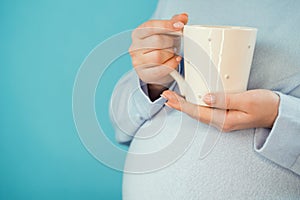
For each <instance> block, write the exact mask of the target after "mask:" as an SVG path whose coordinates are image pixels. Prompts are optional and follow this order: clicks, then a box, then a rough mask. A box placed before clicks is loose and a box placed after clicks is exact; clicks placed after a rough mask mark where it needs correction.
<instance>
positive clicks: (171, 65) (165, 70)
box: [135, 56, 181, 84]
mask: <svg viewBox="0 0 300 200" xmlns="http://www.w3.org/2000/svg"><path fill="white" fill-rule="evenodd" d="M180 60H181V57H180V56H173V57H172V58H170V59H169V60H167V61H166V62H165V63H163V64H161V65H156V66H152V67H143V66H140V67H136V68H135V70H136V71H137V73H138V74H140V78H141V79H142V81H144V82H146V83H151V84H163V83H164V82H162V80H161V77H166V76H169V74H170V73H171V72H172V71H173V70H174V69H176V68H177V66H178V64H179V63H180ZM148 79H149V80H148ZM150 79H151V80H150ZM171 80H172V78H171V77H170V78H169V80H168V81H171Z"/></svg>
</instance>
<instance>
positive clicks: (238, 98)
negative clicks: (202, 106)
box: [203, 93, 248, 111]
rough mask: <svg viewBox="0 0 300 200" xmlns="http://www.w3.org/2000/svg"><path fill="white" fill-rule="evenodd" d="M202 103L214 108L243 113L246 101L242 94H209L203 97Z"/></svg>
mask: <svg viewBox="0 0 300 200" xmlns="http://www.w3.org/2000/svg"><path fill="white" fill-rule="evenodd" d="M203 101H204V102H205V103H206V104H207V105H209V106H210V107H214V108H219V109H233V110H241V111H244V110H245V109H244V106H245V105H246V104H247V101H248V99H247V97H246V95H245V94H244V93H236V94H234V93H232V94H230V93H209V94H206V95H205V96H204V98H203Z"/></svg>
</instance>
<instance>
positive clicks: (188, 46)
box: [170, 25, 257, 105]
mask: <svg viewBox="0 0 300 200" xmlns="http://www.w3.org/2000/svg"><path fill="white" fill-rule="evenodd" d="M256 33H257V29H256V28H250V27H237V26H204V25H186V26H185V27H184V30H183V38H184V59H185V61H184V78H183V77H182V76H181V75H180V74H179V73H178V72H177V71H173V72H171V74H170V75H171V76H172V77H173V78H174V79H175V80H176V81H177V83H178V86H179V89H180V92H181V93H182V95H183V96H185V97H186V100H187V101H189V102H191V103H194V104H199V105H206V104H205V103H204V102H203V101H202V97H203V95H205V94H206V93H209V92H225V93H234V92H243V91H246V90H247V84H248V79H249V74H250V68H251V63H252V58H253V52H254V47H255V41H256Z"/></svg>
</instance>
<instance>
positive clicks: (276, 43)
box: [112, 0, 300, 199]
mask: <svg viewBox="0 0 300 200" xmlns="http://www.w3.org/2000/svg"><path fill="white" fill-rule="evenodd" d="M299 9H300V2H299V1H292V0H289V1H282V2H274V1H270V0H269V1H267V0H265V1H258V0H255V1H249V2H246V1H242V0H235V1H229V2H227V1H226V2H223V1H219V0H212V1H198V0H190V1H179V0H178V1H171V0H162V1H160V2H159V5H158V8H157V10H156V12H155V14H154V16H153V18H157V19H168V18H170V17H172V15H174V14H177V13H181V12H187V13H189V19H190V21H189V23H190V24H213V25H238V26H252V27H257V28H258V37H257V43H256V49H255V54H254V60H253V63H252V68H251V74H250V78H249V83H248V89H257V88H264V89H269V90H273V91H274V92H277V94H278V95H279V96H280V105H279V114H278V116H277V119H276V121H275V123H274V126H273V128H272V129H264V128H259V129H247V130H241V131H235V132H234V133H228V134H229V135H228V134H225V135H222V136H221V139H220V141H219V142H218V143H217V145H216V147H215V149H214V150H213V151H212V153H211V155H209V156H208V157H207V158H206V159H205V160H203V162H199V160H197V159H196V160H193V159H192V158H193V156H194V152H190V153H187V155H185V156H184V158H182V159H180V160H179V161H178V162H177V163H175V164H174V166H171V167H169V168H167V169H164V170H162V172H157V173H153V174H152V175H144V176H130V175H126V176H125V179H124V182H126V184H125V185H126V186H125V189H124V188H123V192H124V193H125V194H126V195H127V196H126V195H125V196H126V197H127V198H125V199H135V198H136V199H138V198H141V197H142V198H145V199H147V196H143V195H142V194H141V193H142V192H141V191H144V192H145V193H147V192H146V191H148V192H149V191H150V190H151V191H152V192H149V193H151V194H153V195H154V194H155V195H158V197H162V196H164V195H165V194H163V193H159V191H157V190H158V188H159V186H157V185H156V186H153V185H151V186H147V184H149V183H150V182H151V181H157V180H159V179H161V178H162V177H164V181H163V183H164V184H165V185H168V184H169V185H168V187H167V188H168V191H169V193H168V194H169V195H170V196H172V198H173V199H180V198H179V197H178V196H180V195H178V193H180V192H179V186H178V187H177V186H174V185H172V183H169V182H168V181H169V180H168V178H169V179H172V180H173V179H176V180H177V179H178V177H182V174H180V173H179V174H175V175H174V173H171V172H170V171H173V172H174V170H175V169H176V170H178V171H180V170H181V169H183V168H184V167H186V168H189V167H190V166H191V165H193V166H194V168H192V169H191V171H190V172H188V173H187V174H185V176H184V177H182V180H181V181H183V180H185V182H184V184H187V185H188V186H189V189H187V190H189V192H191V191H190V188H193V187H194V186H193V185H192V184H191V183H190V181H189V179H186V177H188V176H190V175H191V174H194V177H198V176H199V177H198V178H199V179H197V181H196V182H193V184H194V185H197V189H196V191H194V190H193V191H192V192H191V193H192V194H188V192H187V191H185V192H182V194H184V195H187V196H189V195H190V196H189V198H199V195H200V196H201V195H203V196H201V197H204V198H212V196H213V197H216V198H214V199H220V196H218V195H221V196H222V197H223V198H221V199H226V198H225V197H228V198H231V199H232V198H233V197H235V199H238V197H239V198H242V197H244V196H243V195H245V194H247V195H248V198H249V199H266V198H267V199H283V198H284V199H298V198H300V177H299V175H300V158H299V155H300V109H299V105H300V59H299V55H300V39H299V36H298V34H299V32H300V26H299V21H300V14H299ZM279 13H281V14H279ZM125 79H126V80H127V81H126V83H124V80H125ZM133 80H135V81H133ZM137 83H139V82H138V77H137V76H136V75H135V73H134V72H132V73H131V74H129V75H128V76H126V77H125V78H124V79H123V80H121V83H120V84H119V85H118V86H117V89H116V92H115V96H114V98H113V99H112V110H115V112H119V113H122V114H121V115H120V116H119V117H117V118H116V119H115V120H116V121H120V122H125V121H128V119H129V118H132V116H134V115H136V114H138V115H145V116H148V117H147V118H145V119H146V120H147V119H148V120H156V118H159V117H160V116H156V115H157V113H160V112H166V111H165V108H164V105H163V100H162V99H158V100H156V102H151V101H150V100H149V98H148V97H147V96H146V95H145V93H144V92H143V91H142V90H141V89H139V90H136V93H134V94H133V96H132V97H131V96H130V94H129V93H128V91H131V90H132V89H134V88H141V86H140V85H138V84H137ZM174 90H175V91H176V90H178V88H177V87H175V88H174ZM130 98H133V99H135V103H136V104H135V105H130V104H127V105H126V104H124V103H122V102H121V101H119V100H120V99H130ZM128 102H132V101H130V100H129V101H128ZM120 104H121V105H120ZM117 105H118V107H122V109H124V108H125V109H127V111H128V112H126V113H125V115H124V113H123V112H122V110H119V109H118V108H117ZM151 110H154V112H153V111H152V112H151V113H150V114H149V112H150V111H151ZM166 113H167V119H173V118H174V119H176V117H175V116H177V115H178V112H177V111H168V112H166ZM183 117H186V116H183ZM144 123H145V122H143V123H140V124H139V123H138V121H136V126H135V129H134V132H133V131H131V132H130V131H129V132H130V134H132V135H134V134H140V132H139V131H141V132H143V131H145V130H142V127H143V124H144ZM172 123H176V121H172V122H170V123H169V124H166V125H165V127H167V126H172ZM194 123H199V122H194ZM138 124H139V125H138ZM183 126H184V125H183ZM199 126H200V129H201V128H203V130H204V129H205V127H206V125H204V124H202V123H200V125H199ZM122 128H124V129H126V128H127V125H125V126H124V127H122ZM117 129H118V128H117V127H116V130H117ZM189 129H190V127H188V126H186V127H185V130H186V131H188V130H189ZM168 130H169V129H168V128H165V129H164V132H161V133H162V134H168V133H166V132H168ZM170 130H171V129H170ZM215 131H217V130H216V129H210V133H209V134H212V133H213V132H215ZM116 134H117V135H118V134H120V133H119V132H118V131H116ZM199 134H200V135H201V134H202V133H201V132H199ZM199 137H200V136H199ZM229 138H230V139H229ZM131 139H132V138H124V140H119V142H126V141H127V140H131ZM153 140H155V139H153ZM250 140H252V141H250ZM236 141H239V142H236ZM160 143H163V142H162V141H160V142H157V143H152V144H151V142H147V143H146V142H144V141H139V140H138V139H133V143H132V146H131V149H132V150H133V149H134V150H137V149H139V148H150V149H151V148H153V147H152V146H153V145H154V144H160ZM148 144H150V145H149V146H147V145H148ZM250 144H251V145H250ZM194 145H197V142H195V144H194ZM248 145H250V146H252V148H253V147H254V148H253V149H250V146H249V148H248ZM192 146H193V145H192ZM191 149H193V147H191ZM241 149H244V152H243V151H241ZM189 151H192V150H189ZM239 151H240V152H239ZM216 152H218V153H216ZM255 152H256V153H255ZM189 155H190V156H191V157H190V160H188V161H186V160H185V159H187V158H186V157H188V156H189ZM224 157H225V158H226V159H225V158H224ZM264 158H266V159H264ZM222 159H225V160H224V163H222V164H219V163H218V160H222ZM181 160H185V162H183V161H181ZM227 161H228V163H227ZM270 161H272V162H270ZM137 162H138V161H137ZM186 162H188V163H189V164H186ZM211 162H212V163H214V162H215V164H213V165H210V164H209V163H211ZM247 162H249V163H250V164H249V163H248V164H247ZM197 163H198V164H197ZM226 163H227V164H226ZM232 163H239V166H232ZM274 163H275V164H274ZM198 165H199V166H198ZM203 166H205V167H203ZM226 166H227V167H226ZM279 166H281V167H283V168H284V169H283V168H281V167H279ZM202 167H203V168H202ZM239 167H241V171H240V172H239V173H238V172H237V171H238V168H239ZM250 168H251V169H253V171H252V174H251V173H249V174H247V173H244V172H243V171H242V170H245V171H247V170H248V169H250ZM200 169H201V170H202V171H199V170H200ZM223 169H231V170H227V171H226V172H223V173H219V171H223ZM286 169H287V170H286ZM203 170H204V171H205V170H206V173H203ZM210 171H215V174H218V177H214V176H208V174H209V172H210ZM250 171H251V170H250ZM194 172H197V173H194ZM291 172H294V173H291ZM171 174H173V176H175V177H173V176H172V175H171ZM200 174H201V175H200ZM167 177H168V178H167ZM226 177H227V178H226ZM235 177H236V178H237V182H238V183H239V184H238V185H234V184H233V185H231V187H229V188H227V187H225V184H227V182H226V181H228V179H235ZM203 180H206V181H208V182H206V183H203ZM222 180H223V181H222ZM276 180H277V181H276ZM252 181H253V182H252ZM137 182H138V183H139V184H136V183H137ZM170 182H172V181H170ZM173 182H174V181H173ZM210 182H211V184H212V185H211V186H209V185H210ZM271 182H273V183H272V184H271ZM143 183H145V185H143ZM175 185H176V184H175ZM152 186H153V187H154V188H156V190H154V189H153V190H152V189H151V188H149V187H152ZM218 186H219V188H218V189H219V190H217V191H215V193H209V194H208V191H212V190H213V189H212V188H217V187H218ZM123 187H124V186H123ZM133 187H138V188H139V191H140V192H139V193H137V192H135V191H133V189H132V188H133ZM145 188H147V189H145ZM173 189H174V190H173ZM171 191H173V193H172V192H171ZM246 191H252V193H251V192H250V193H247V192H246ZM276 191H279V192H276ZM284 191H287V193H286V194H285V193H284ZM175 193H176V194H175ZM228 193H232V195H233V196H230V194H228ZM180 194H181V193H180ZM155 195H154V196H155ZM170 196H168V197H166V196H164V197H165V199H172V198H171V197H170ZM185 198H186V199H189V198H187V197H185Z"/></svg>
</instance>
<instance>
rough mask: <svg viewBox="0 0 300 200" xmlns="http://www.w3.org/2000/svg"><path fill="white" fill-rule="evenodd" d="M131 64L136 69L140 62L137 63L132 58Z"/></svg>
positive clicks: (136, 60)
mask: <svg viewBox="0 0 300 200" xmlns="http://www.w3.org/2000/svg"><path fill="white" fill-rule="evenodd" d="M131 62H132V65H133V66H134V67H138V66H139V65H140V62H139V61H138V59H135V58H132V59H131Z"/></svg>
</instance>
